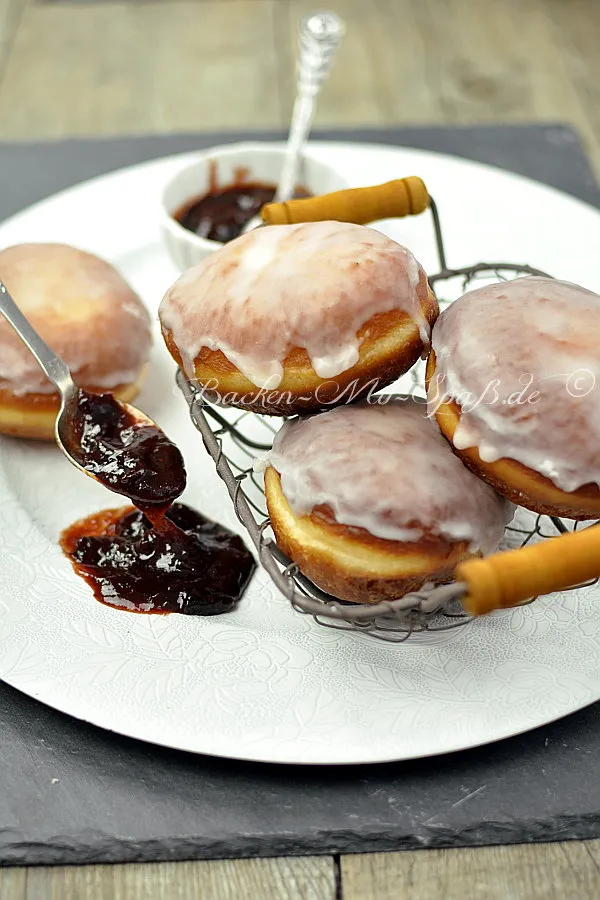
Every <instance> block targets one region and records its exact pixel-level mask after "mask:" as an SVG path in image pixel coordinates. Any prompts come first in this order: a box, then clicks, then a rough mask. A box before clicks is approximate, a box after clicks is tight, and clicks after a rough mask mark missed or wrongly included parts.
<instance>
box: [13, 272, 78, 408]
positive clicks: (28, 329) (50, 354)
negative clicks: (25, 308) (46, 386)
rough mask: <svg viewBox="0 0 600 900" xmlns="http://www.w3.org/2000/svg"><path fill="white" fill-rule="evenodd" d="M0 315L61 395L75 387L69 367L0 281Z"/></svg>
mask: <svg viewBox="0 0 600 900" xmlns="http://www.w3.org/2000/svg"><path fill="white" fill-rule="evenodd" d="M0 313H2V315H3V316H4V318H5V319H6V321H7V322H8V323H9V325H11V326H12V327H13V328H14V330H15V331H16V333H17V334H18V335H19V337H20V338H21V340H22V341H23V343H24V344H25V345H26V346H27V347H28V348H29V350H31V352H32V353H33V355H34V356H35V358H36V359H37V361H38V363H39V364H40V366H41V368H42V369H43V370H44V373H45V374H46V375H47V376H48V378H49V379H50V381H51V382H52V383H53V384H55V385H56V387H57V388H58V390H59V391H60V392H61V393H64V392H65V391H67V390H69V389H71V388H73V387H74V384H73V380H72V378H71V373H70V372H69V369H68V366H67V364H66V363H65V362H63V360H62V359H61V358H60V356H57V355H56V353H54V351H53V350H51V349H50V347H49V346H48V344H47V343H46V342H45V341H43V340H42V338H41V337H40V336H39V334H38V333H37V331H36V330H35V328H34V327H33V325H31V323H30V322H29V321H28V320H27V319H26V318H25V316H24V315H23V313H22V312H21V310H20V309H19V307H18V306H17V304H16V303H15V301H14V300H13V298H12V297H11V295H10V294H9V292H8V290H7V288H6V285H4V284H3V283H2V281H0Z"/></svg>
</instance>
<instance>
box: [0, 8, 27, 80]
mask: <svg viewBox="0 0 600 900" xmlns="http://www.w3.org/2000/svg"><path fill="white" fill-rule="evenodd" d="M26 2H27V0H0V78H2V74H3V72H4V66H5V64H6V62H7V60H8V57H9V55H10V50H11V47H12V42H13V38H14V36H15V32H16V30H17V26H18V24H19V19H20V17H21V13H22V11H23V8H24V6H25V4H26Z"/></svg>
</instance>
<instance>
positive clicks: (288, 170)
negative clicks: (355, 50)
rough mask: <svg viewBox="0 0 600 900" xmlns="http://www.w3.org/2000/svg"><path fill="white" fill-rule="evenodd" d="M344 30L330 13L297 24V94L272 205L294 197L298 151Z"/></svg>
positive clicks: (322, 13) (308, 130)
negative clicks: (298, 29)
mask: <svg viewBox="0 0 600 900" xmlns="http://www.w3.org/2000/svg"><path fill="white" fill-rule="evenodd" d="M345 30H346V26H345V25H344V22H343V21H342V19H340V17H339V16H337V15H336V14H335V13H333V12H326V11H323V12H316V13H313V14H312V15H310V16H306V17H305V18H304V19H303V20H302V22H301V23H300V36H299V45H300V55H299V59H298V69H297V79H298V84H297V92H296V101H295V103H294V111H293V113H292V123H291V126H290V134H289V138H288V144H287V148H286V155H285V159H284V163H283V169H282V172H281V177H280V179H279V185H278V187H277V192H276V194H275V202H276V203H282V202H284V201H285V200H289V199H290V197H292V196H293V193H294V189H295V187H296V181H297V177H298V168H299V165H300V151H301V150H302V147H303V145H304V143H305V141H306V139H307V137H308V134H309V132H310V128H311V125H312V120H313V116H314V112H315V100H316V96H317V94H318V93H319V90H320V89H321V85H322V84H323V82H324V81H325V79H326V78H327V75H328V74H329V71H330V69H331V67H332V65H333V60H334V57H335V53H336V50H337V48H338V46H339V44H340V41H341V39H342V37H343V36H344V32H345Z"/></svg>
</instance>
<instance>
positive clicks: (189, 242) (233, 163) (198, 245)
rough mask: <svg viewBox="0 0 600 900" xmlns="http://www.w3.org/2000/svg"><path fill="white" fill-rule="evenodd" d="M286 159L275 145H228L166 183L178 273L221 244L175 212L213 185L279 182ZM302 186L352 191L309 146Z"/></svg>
mask: <svg viewBox="0 0 600 900" xmlns="http://www.w3.org/2000/svg"><path fill="white" fill-rule="evenodd" d="M283 159H284V148H283V147H282V146H278V145H275V144H266V143H258V142H257V143H244V144H230V145H229V146H224V147H215V148H214V149H210V150H206V151H205V152H203V153H199V154H198V156H197V157H196V159H195V160H194V162H192V163H191V164H190V163H188V164H187V165H186V166H185V168H183V169H181V170H180V171H179V172H177V174H176V175H174V176H173V177H172V178H171V179H170V180H169V181H168V182H167V184H166V185H165V188H164V190H163V195H162V209H161V215H160V225H161V233H162V237H163V240H164V242H165V245H166V248H167V250H168V251H169V255H170V256H171V259H172V260H173V262H174V263H175V265H176V266H177V268H178V269H180V271H184V270H185V269H188V268H189V267H190V266H193V265H195V264H196V263H199V262H200V261H201V260H202V259H204V257H205V256H208V254H209V253H214V251H215V250H218V249H219V248H220V247H222V246H223V244H222V243H220V241H210V240H208V239H207V238H202V237H199V236H198V235H197V234H194V232H192V231H189V230H188V229H187V228H184V227H183V225H180V224H179V222H178V221H177V220H176V219H175V218H174V214H175V213H176V212H178V210H180V209H181V208H182V206H184V204H186V203H189V202H191V201H193V200H194V199H196V198H198V199H200V198H201V197H203V196H206V194H208V193H209V192H210V190H211V187H213V186H214V184H215V182H216V184H217V186H218V187H220V188H221V187H222V188H224V187H227V186H228V185H232V184H236V183H240V182H241V181H248V182H261V183H266V184H277V182H278V180H279V175H280V172H281V168H282V166H283ZM240 176H241V177H240ZM298 184H300V185H302V187H304V188H306V189H307V191H308V192H309V193H310V194H314V195H319V194H328V193H329V192H330V191H339V190H342V189H343V188H347V187H349V185H348V182H347V181H346V180H345V179H343V178H341V177H340V175H338V173H337V172H336V170H335V169H334V168H333V167H332V166H330V165H329V164H327V163H323V162H320V161H319V160H318V159H314V158H312V157H311V155H310V145H309V147H308V150H307V151H306V152H305V153H304V157H303V159H302V164H301V167H300V172H299V176H298Z"/></svg>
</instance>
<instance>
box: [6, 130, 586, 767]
mask: <svg viewBox="0 0 600 900" xmlns="http://www.w3.org/2000/svg"><path fill="white" fill-rule="evenodd" d="M313 153H314V154H315V155H318V156H319V157H320V158H322V159H323V160H326V161H332V162H334V163H335V164H336V165H337V166H338V167H339V169H340V173H341V174H342V175H343V176H344V177H346V178H347V179H348V180H349V182H350V183H354V184H356V185H361V184H369V183H374V182H378V181H384V180H387V179H390V178H395V177H399V176H402V175H407V174H418V175H421V176H422V177H423V178H424V179H425V180H426V182H427V183H428V185H429V187H430V190H431V193H432V194H433V196H434V197H435V198H436V199H437V202H438V205H439V207H440V210H441V213H442V217H443V224H444V231H445V235H446V244H447V249H448V257H449V262H450V264H451V265H455V266H459V265H465V264H468V263H470V262H476V261H478V260H483V259H494V260H501V259H506V260H513V261H520V262H528V263H530V264H531V265H534V266H537V267H539V268H541V269H544V270H546V271H549V272H551V273H552V274H554V275H556V276H560V277H563V278H568V279H572V280H574V281H578V282H580V283H582V284H584V285H586V286H587V287H590V288H592V289H594V290H597V291H598V290H600V268H599V267H598V260H599V259H600V213H598V211H596V210H595V209H592V208H591V207H588V206H586V205H585V204H583V203H581V202H579V201H577V200H573V199H571V198H569V197H567V196H564V195H562V194H560V193H559V192H557V191H555V190H551V189H549V188H546V187H543V186H541V185H538V184H536V183H534V182H531V181H528V180H526V179H523V178H520V177H517V176H514V175H510V174H507V173H504V172H501V171H498V170H495V169H492V168H489V167H486V166H482V165H475V164H473V163H469V162H464V161H461V160H457V159H453V158H450V157H444V156H439V155H436V154H432V153H425V152H422V151H416V150H410V149H402V150H398V149H390V148H383V147H381V148H380V147H374V146H359V145H336V144H314V145H313ZM188 161H189V157H188V156H179V157H171V158H168V159H164V160H158V161H156V162H151V163H146V164H144V165H140V166H136V167H134V168H130V169H126V170H124V171H121V172H117V173H115V174H112V175H108V176H106V177H102V178H98V179H95V180H93V181H90V182H87V183H86V184H83V185H80V186H78V187H75V188H73V189H71V190H68V191H65V192H63V193H61V194H58V195H56V196H55V197H52V198H50V199H48V200H45V201H43V202H42V203H39V204H37V205H35V206H33V207H31V208H30V209H29V210H26V211H25V212H23V213H20V214H19V215H17V216H15V217H13V218H12V219H10V220H9V221H8V222H6V223H4V224H3V225H2V226H0V246H6V245H8V244H11V243H15V242H19V241H36V240H39V241H66V242H68V243H72V244H75V245H76V246H79V247H82V248H83V249H86V250H90V251H92V252H94V253H98V254H99V255H101V256H104V257H105V258H107V259H108V260H110V261H112V262H113V263H115V264H116V265H117V266H118V267H119V268H120V269H121V270H122V272H123V273H124V275H125V276H126V277H127V278H129V279H130V280H131V282H132V283H133V285H134V286H135V287H136V288H137V289H138V290H139V291H140V292H141V294H142V296H143V297H144V299H145V301H146V302H147V304H148V306H149V307H150V309H152V310H156V307H157V305H158V302H159V300H160V298H161V296H162V294H163V291H164V290H165V289H166V288H167V287H168V286H169V284H170V282H171V281H172V280H173V279H174V277H175V275H176V273H175V272H174V270H173V269H172V268H171V265H170V263H169V261H168V259H167V258H166V255H165V253H164V251H163V249H162V247H161V245H160V243H159V237H158V226H157V208H158V198H159V196H160V193H161V187H162V185H163V183H164V181H165V179H166V178H168V177H169V176H170V174H171V173H172V172H173V170H174V169H176V168H178V167H180V166H182V165H184V164H186V163H187V162H188ZM382 229H383V230H385V231H387V232H388V233H390V234H391V235H392V236H394V237H396V238H397V239H398V240H400V241H401V242H405V243H407V244H408V245H409V246H410V247H411V248H412V249H413V250H414V252H415V254H416V255H417V257H418V258H419V259H421V260H422V261H423V263H424V264H425V266H426V267H428V268H429V269H430V270H431V269H432V268H435V255H434V252H433V244H432V240H431V231H430V223H429V221H428V217H426V216H425V217H423V216H422V217H420V218H419V219H415V220H405V221H401V222H392V223H386V224H385V225H384V226H382ZM173 376H174V366H173V364H172V362H171V360H170V358H169V357H168V355H167V353H166V351H165V350H164V348H163V346H162V345H161V341H160V339H159V338H157V341H156V346H155V348H154V354H153V361H152V372H151V375H150V377H149V380H148V382H147V385H146V387H145V389H144V391H143V393H142V395H141V396H140V398H139V405H140V406H141V407H142V408H143V409H144V410H146V412H147V413H148V414H149V415H151V416H152V417H153V418H155V419H156V420H157V421H158V422H159V423H161V425H163V426H164V428H165V429H166V431H167V433H168V434H169V435H171V436H172V437H173V438H174V439H175V440H176V441H177V442H178V443H179V445H180V447H181V448H182V450H183V452H184V455H185V457H186V461H187V467H188V472H189V474H190V479H189V480H190V484H189V487H188V490H187V491H186V495H185V498H184V499H185V500H187V501H188V502H189V503H190V504H191V505H196V506H197V507H199V508H200V509H202V510H203V511H204V512H205V513H207V514H208V515H210V516H212V517H214V518H217V519H219V520H221V521H222V522H224V523H225V524H227V525H229V526H230V527H232V528H234V529H236V528H237V527H238V526H237V525H236V520H235V518H234V515H233V514H232V511H231V508H230V505H229V501H228V498H227V497H226V494H225V490H224V488H223V487H222V485H221V484H220V482H219V481H218V479H217V477H216V475H215V474H214V472H213V470H212V463H211V461H210V460H209V459H208V458H207V457H206V455H205V453H204V451H203V449H202V446H201V443H200V441H199V439H198V437H197V435H196V433H195V432H194V430H193V428H192V426H191V425H190V424H189V422H188V419H187V410H186V407H185V404H184V401H183V399H182V398H181V396H180V395H179V393H178V392H177V390H176V389H175V387H174V382H173ZM114 505H119V501H118V499H117V501H116V503H115V497H114V496H113V495H110V494H108V493H107V492H106V491H105V490H103V489H102V488H101V487H100V486H99V485H95V484H94V483H92V482H91V481H90V480H89V479H86V478H82V477H81V476H79V475H78V474H77V472H76V471H75V470H74V469H72V468H71V467H70V466H69V464H68V463H67V462H66V461H65V460H64V459H63V458H62V457H61V455H60V454H59V453H58V451H57V450H56V449H55V448H54V447H51V446H48V447H45V446H39V445H36V444H33V443H27V442H18V441H12V440H8V439H4V440H1V441H0V676H1V677H2V678H3V679H4V680H5V681H6V682H8V683H9V684H11V685H13V686H15V687H17V688H19V689H20V690H22V691H24V692H25V693H27V694H29V695H30V696H32V697H35V698H37V699H39V700H41V701H43V702H44V703H47V704H49V705H50V706H53V707H55V708H56V709H59V710H62V711H64V712H67V713H70V714H71V715H73V716H77V717H78V718H81V719H85V720H86V721H88V722H93V723H95V724H96V725H99V726H102V727H104V728H108V729H111V730H113V731H117V732H120V733H122V734H126V735H130V736H132V737H135V738H141V739H143V740H147V741H153V742H156V743H159V744H164V745H167V746H171V747H177V748H181V749H184V750H191V751H194V752H199V753H209V754H215V755H218V756H224V757H233V758H237V759H252V760H262V761H268V762H285V763H292V762H297V763H338V764H340V763H367V762H380V761H385V760H399V759H409V758H414V757H419V756H427V755H432V754H438V753H443V752H446V751H451V750H459V749H462V748H467V747H472V746H475V745H477V744H482V743H486V742H489V741H494V740H497V739H499V738H503V737H506V736H509V735H513V734H517V733H519V732H522V731H525V730H527V729H530V728H534V727H535V726H538V725H542V724H544V723H546V722H549V721H551V720H554V719H556V718H559V717H560V716H564V715H566V714H567V713H570V712H573V711H574V710H577V709H580V708H581V707H583V706H585V705H587V704H589V703H591V702H593V701H595V700H597V699H598V698H600V590H599V589H598V588H587V589H582V590H580V591H578V592H575V593H570V594H565V595H563V596H554V597H548V598H545V599H543V600H539V601H537V602H536V603H535V604H533V605H532V606H530V607H526V608H523V609H520V610H517V611H513V612H510V613H506V614H502V615H498V616H492V617H488V618H485V619H482V620H479V621H477V622H474V623H472V624H469V625H468V626H467V627H465V628H463V629H459V630H457V631H454V632H450V633H446V634H444V635H438V636H431V637H429V638H428V639H426V640H424V641H416V642H415V643H411V644H408V645H402V646H389V645H385V644H381V643H378V642H376V641H374V640H372V639H370V638H368V637H364V636H355V635H351V634H345V633H339V632H334V631H330V630H328V629H325V628H319V627H318V626H317V625H315V624H314V623H313V622H312V620H309V619H308V618H306V617H303V616H300V615H298V614H296V613H294V612H292V611H291V610H290V609H289V608H288V606H287V604H286V602H285V601H284V600H283V599H282V598H281V596H279V595H278V594H277V592H276V591H275V590H274V588H273V587H272V586H271V584H270V583H269V581H268V579H267V577H266V576H265V575H264V574H263V573H259V574H258V575H257V576H256V577H255V579H254V581H253V584H252V586H251V589H250V590H249V591H248V593H247V595H246V597H245V599H244V601H243V603H242V604H241V606H240V607H239V609H238V610H237V611H236V612H234V613H231V614H228V615H224V616H221V617H216V618H207V619H202V618H187V617H183V616H177V615H172V616H157V617H153V616H136V615H131V614H128V613H124V612H120V611H113V610H110V609H108V608H107V607H105V606H102V605H101V604H99V603H97V602H96V601H95V600H94V599H93V597H92V595H91V592H90V591H89V589H88V588H87V586H86V584H85V583H84V582H83V581H82V580H80V579H79V578H78V577H77V576H76V575H75V574H74V573H73V571H72V569H71V566H70V564H69V562H68V561H67V560H66V559H65V558H64V557H63V556H62V554H61V552H60V551H59V549H58V546H57V536H58V533H59V531H60V530H61V529H62V528H63V527H64V526H66V525H68V524H70V523H71V522H72V521H73V520H74V519H75V518H78V517H80V516H82V515H86V514H88V513H90V512H91V511H93V510H98V509H102V508H104V507H107V506H114Z"/></svg>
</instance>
